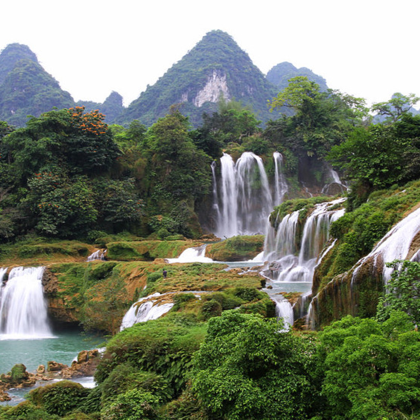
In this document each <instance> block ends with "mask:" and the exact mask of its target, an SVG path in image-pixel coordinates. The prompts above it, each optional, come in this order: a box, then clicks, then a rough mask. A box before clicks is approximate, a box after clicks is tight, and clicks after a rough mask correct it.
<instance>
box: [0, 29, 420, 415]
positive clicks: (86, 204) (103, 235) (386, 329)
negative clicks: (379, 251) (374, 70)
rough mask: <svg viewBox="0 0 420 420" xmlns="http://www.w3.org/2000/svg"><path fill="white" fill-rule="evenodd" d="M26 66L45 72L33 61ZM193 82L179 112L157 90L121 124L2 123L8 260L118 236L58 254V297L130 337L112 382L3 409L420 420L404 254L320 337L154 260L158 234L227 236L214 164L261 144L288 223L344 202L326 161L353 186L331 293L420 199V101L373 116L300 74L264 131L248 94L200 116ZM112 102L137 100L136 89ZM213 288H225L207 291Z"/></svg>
mask: <svg viewBox="0 0 420 420" xmlns="http://www.w3.org/2000/svg"><path fill="white" fill-rule="evenodd" d="M211 36H212V37H216V38H217V37H219V36H222V37H223V36H224V34H223V33H222V34H220V33H219V32H218V31H216V32H215V33H213V34H212V35H211ZM209 39H210V38H207V41H209ZM232 42H233V41H232ZM203 45H204V46H205V47H206V45H207V44H206V43H205V44H201V45H200V46H198V47H197V49H200V48H202V47H203ZM229 46H230V47H231V48H234V47H235V45H233V44H232V45H230V44H229V43H226V48H227V47H229ZM206 48H207V47H206ZM26 53H27V54H29V53H28V52H27V51H26ZM187 56H189V57H190V58H191V61H188V60H186V61H185V62H180V63H178V65H179V67H182V66H186V67H185V69H184V70H185V73H188V72H187V70H188V67H189V66H191V68H198V67H199V66H200V63H197V62H195V61H194V60H193V59H192V58H194V57H196V56H197V55H196V54H195V52H194V51H191V52H190V53H189V54H188V55H187ZM228 58H229V54H228V53H227V58H226V60H228ZM245 58H246V57H244V60H245ZM32 59H33V57H32ZM181 63H182V64H181ZM20 65H21V66H23V65H24V66H31V67H32V68H33V70H31V71H32V72H33V74H34V75H36V74H38V70H39V68H38V67H37V65H36V63H35V64H34V61H31V58H29V62H25V63H21V64H20ZM174 70H175V67H174V68H173V69H171V70H170V71H169V72H168V78H166V79H165V80H170V77H172V76H171V75H172V73H173V72H174ZM10 71H11V70H10V68H1V67H0V76H1V74H3V73H7V74H8V76H7V77H6V78H4V80H3V84H2V85H1V86H6V85H7V80H8V78H9V77H12V76H13V75H11V73H10ZM250 71H251V70H250ZM288 71H295V69H292V68H289V69H288ZM12 73H13V71H12ZM273 77H274V73H273ZM197 80H198V79H197ZM203 80H204V82H203V81H202V83H205V78H203ZM278 80H279V81H278V83H279V84H280V83H283V82H282V81H281V78H278ZM0 81H1V79H0ZM178 82H179V86H178V88H179V89H178V88H177V89H178V91H177V94H176V95H175V96H174V97H173V98H171V101H173V102H174V104H173V106H171V107H170V108H167V109H164V105H163V102H162V103H161V102H159V101H155V102H154V106H155V107H156V108H153V107H152V105H150V103H149V102H148V101H149V100H150V101H152V99H150V98H152V97H153V95H158V93H156V91H157V90H159V89H161V87H160V86H161V85H159V84H157V85H156V86H155V87H151V88H149V89H148V90H147V91H146V93H145V94H144V96H143V97H141V98H139V100H138V101H137V102H136V101H135V103H134V104H133V105H132V107H129V108H128V109H127V110H126V112H125V113H122V114H121V116H120V118H121V121H120V122H121V125H120V124H115V123H114V124H108V123H107V122H106V116H105V115H104V114H103V113H102V112H100V111H99V110H95V109H90V108H89V107H88V104H85V105H86V107H85V106H83V105H82V104H80V105H76V104H74V103H70V104H69V105H68V106H67V105H66V106H63V107H60V109H53V110H50V111H47V112H43V113H41V114H40V115H39V116H32V117H30V118H29V120H28V121H27V122H26V124H25V125H24V126H21V127H19V128H17V127H15V126H14V125H13V123H12V122H10V121H9V122H6V121H3V122H1V123H0V261H1V264H2V265H6V264H8V263H13V264H16V263H18V262H20V261H22V260H24V261H25V263H26V264H29V262H32V263H34V261H35V263H41V261H43V260H45V259H46V258H47V257H46V255H47V254H48V253H50V254H51V255H52V254H53V253H54V252H55V251H53V249H54V247H57V248H60V249H61V251H60V252H62V254H67V255H66V258H67V257H69V256H71V253H70V252H67V251H63V249H64V247H65V245H64V244H66V246H67V244H69V243H71V244H80V243H83V244H87V245H86V250H87V249H88V247H89V246H90V247H91V248H93V247H95V248H96V247H97V248H100V247H102V248H104V247H107V248H108V252H109V254H108V261H98V262H97V263H95V264H92V265H87V264H86V263H85V262H83V263H80V264H79V263H77V264H76V263H74V264H73V265H72V263H70V262H68V260H65V262H64V263H57V261H53V263H51V267H49V269H50V272H51V273H52V274H51V276H52V277H54V276H55V277H56V278H57V279H58V281H61V280H60V279H62V283H60V286H59V287H58V288H57V289H56V290H55V291H54V293H55V297H57V296H58V297H60V298H61V297H63V296H66V299H68V305H70V304H74V305H78V309H80V311H79V312H80V313H79V315H80V318H79V321H81V324H82V325H83V327H84V328H85V329H86V330H89V329H90V330H92V329H93V330H95V329H96V330H103V331H107V332H109V333H113V334H115V333H116V334H115V335H114V336H113V337H112V338H111V339H110V341H109V342H108V343H107V346H106V350H105V352H104V354H103V355H102V356H101V357H100V360H99V361H98V366H97V368H96V372H95V380H96V383H97V386H96V387H95V388H93V389H92V390H90V389H85V388H83V387H82V386H81V385H78V384H75V383H73V382H70V381H61V382H57V383H52V384H49V385H47V386H45V387H41V388H36V389H34V390H32V391H31V392H30V393H29V396H28V398H27V401H26V402H24V403H21V404H19V405H17V406H14V407H2V408H1V409H0V418H1V419H10V420H12V419H16V420H17V419H41V418H42V419H44V420H48V419H51V420H52V419H68V420H70V419H106V420H111V419H112V420H114V419H126V420H131V419H132V420H134V419H209V420H210V419H212V420H217V419H229V420H235V419H238V420H239V419H241V420H242V419H267V420H268V419H285V420H286V419H312V420H322V419H325V420H327V419H336V420H338V419H372V420H373V419H418V418H420V337H419V333H418V331H417V325H418V324H419V322H420V309H419V300H418V293H419V286H418V285H419V276H420V263H418V262H415V261H405V262H404V263H403V262H401V261H400V262H398V261H394V262H391V261H387V262H388V263H390V264H391V266H392V267H394V268H396V269H395V270H394V272H393V274H392V279H391V280H390V281H389V282H388V284H387V285H384V284H382V283H381V286H380V287H379V288H378V289H377V290H375V293H376V294H373V293H372V294H369V295H367V294H366V295H364V296H365V300H362V299H361V300H360V301H359V302H358V303H357V304H358V310H359V312H358V313H357V315H358V316H352V315H347V313H352V312H350V311H349V312H347V313H345V312H344V310H343V311H342V312H340V313H339V316H335V314H333V304H331V302H330V301H327V300H325V301H321V298H319V299H318V301H320V302H321V303H320V304H319V305H321V306H322V305H324V307H323V308H321V309H322V310H323V311H324V312H322V310H321V312H320V313H321V315H319V316H320V321H319V323H318V325H317V326H318V327H319V328H318V329H319V331H312V330H305V329H303V328H298V326H296V327H295V328H294V329H290V330H284V329H283V328H284V325H283V321H282V320H281V319H280V320H277V319H276V317H275V312H274V304H273V303H272V302H271V301H270V299H269V298H268V297H267V295H266V294H265V293H263V292H261V291H260V290H259V289H261V284H260V280H259V279H256V277H255V276H254V277H251V276H249V277H247V276H246V275H245V276H236V277H234V274H226V273H225V272H224V271H223V270H222V268H221V267H219V265H217V264H214V265H213V264H211V265H208V266H207V265H206V264H198V263H195V264H191V265H186V266H185V267H183V266H182V265H174V266H171V268H170V269H168V272H169V273H168V279H167V278H166V275H165V276H162V268H165V266H167V264H166V263H165V262H164V260H163V258H164V257H166V256H167V255H165V256H163V253H162V254H158V253H157V254H156V255H152V248H149V249H148V251H147V258H143V256H144V255H146V253H143V254H141V255H140V251H139V250H138V249H139V248H136V246H137V247H140V245H139V244H141V243H143V242H144V243H146V242H147V243H151V242H153V243H159V245H160V244H163V246H164V247H165V252H166V251H167V250H168V249H169V248H170V247H171V246H172V245H171V244H173V246H174V247H175V246H176V244H178V243H179V242H184V243H185V242H188V241H189V242H188V243H189V244H191V243H194V242H193V241H199V240H202V239H203V238H205V237H207V238H208V237H210V238H211V239H215V238H214V235H213V236H212V235H211V233H212V231H211V226H210V225H209V224H208V223H207V219H208V217H209V214H210V213H211V211H212V208H211V207H212V206H211V198H212V194H213V190H212V188H213V178H212V171H211V165H212V162H219V161H220V158H221V157H222V155H223V153H227V154H229V155H231V156H232V157H233V159H235V160H237V159H238V158H239V157H240V156H241V154H242V153H243V152H253V153H254V154H255V155H258V156H260V157H261V159H262V162H263V164H264V166H265V167H266V168H267V173H268V174H269V176H271V177H272V176H273V173H274V162H273V158H272V156H273V153H274V152H276V151H277V152H280V153H281V154H282V156H283V158H284V166H283V168H282V171H283V174H284V176H285V179H286V180H287V182H288V184H289V185H290V189H289V191H288V192H287V194H286V196H285V200H284V202H283V203H282V204H281V205H279V206H277V207H276V208H275V209H273V213H272V215H271V218H270V220H272V221H274V222H273V223H277V224H278V223H279V221H280V220H281V218H282V217H285V216H286V215H287V214H290V213H291V212H292V211H294V210H296V209H303V212H302V218H306V217H308V216H309V215H310V213H311V211H312V210H313V208H314V205H315V204H316V203H318V202H320V201H321V200H331V197H324V196H322V197H320V196H321V195H322V194H321V190H320V189H319V188H318V190H317V188H316V185H318V184H319V185H320V184H321V178H322V176H323V171H325V168H326V167H331V166H332V167H333V168H335V169H336V170H337V171H339V172H340V174H341V175H342V177H343V179H345V180H346V182H348V183H349V184H350V186H351V188H350V189H349V190H348V191H347V192H346V193H344V195H345V196H346V202H345V207H346V213H345V215H344V216H343V217H342V218H340V219H338V220H337V221H335V222H334V223H333V224H332V227H331V236H332V237H333V239H334V240H336V241H337V244H338V245H337V246H336V248H335V249H334V250H333V252H331V253H330V254H329V255H328V256H327V257H326V258H325V260H323V264H322V265H320V266H319V267H318V271H317V273H316V274H317V278H316V279H315V280H316V288H317V290H322V289H323V288H325V290H327V288H328V285H329V284H332V283H331V282H333V281H334V279H336V278H337V276H338V277H339V276H342V275H343V273H345V272H347V271H350V270H351V268H352V266H353V265H354V264H355V263H356V262H357V261H358V260H359V259H361V258H363V257H364V256H366V255H367V254H369V252H370V251H371V250H372V249H373V247H374V246H375V243H377V241H379V240H380V239H381V238H382V237H383V236H384V235H385V234H386V233H387V232H388V231H389V229H390V228H391V227H392V226H393V225H394V224H395V223H397V222H398V221H399V220H401V219H402V218H403V217H404V215H405V214H407V213H409V212H410V211H411V210H412V209H413V208H416V206H418V203H419V202H420V189H419V188H420V181H419V180H420V115H415V114H416V113H413V112H412V110H413V108H412V107H413V106H414V105H415V104H416V103H417V102H418V101H419V100H420V98H418V97H416V96H415V95H411V94H410V95H403V94H401V93H396V94H395V95H394V96H393V97H392V98H391V99H390V100H389V101H387V102H383V103H377V104H375V105H373V107H372V108H371V109H369V108H367V107H366V104H365V101H364V100H363V99H362V98H355V97H353V96H350V95H347V94H343V93H341V92H339V91H337V90H331V89H327V88H326V86H320V85H319V84H317V83H316V82H314V81H312V80H310V79H308V78H307V77H306V76H304V75H295V74H293V75H292V77H291V78H290V79H289V80H288V84H287V85H286V86H284V88H283V89H282V90H281V91H280V93H276V92H273V94H272V97H271V99H270V103H269V106H270V108H271V111H272V113H271V114H269V115H271V119H267V120H265V121H264V124H263V123H262V121H261V120H260V119H259V114H256V113H254V111H253V110H252V109H251V108H250V106H249V104H247V103H246V102H245V101H244V102H242V101H240V100H239V99H241V98H240V95H238V94H237V93H236V92H234V93H235V97H236V98H237V99H235V98H225V97H224V96H223V95H222V96H221V97H220V98H219V99H218V101H217V107H216V108H215V109H213V108H209V109H206V108H203V109H201V111H202V115H201V120H198V119H196V120H194V124H192V121H191V119H190V118H189V117H188V116H187V115H186V114H187V113H185V114H184V112H183V111H184V109H186V108H185V107H182V106H179V104H178V103H177V102H176V101H175V99H176V98H177V97H179V95H181V93H182V92H183V88H184V87H183V86H182V84H183V83H184V82H185V80H184V79H179V80H178ZM52 83H53V81H51V80H50V81H49V82H48V83H47V81H45V84H46V86H47V85H48V86H53V84H52ZM185 83H186V82H185ZM249 83H251V82H249ZM261 83H262V84H263V83H265V81H263V79H261ZM5 84H6V85H5ZM197 89H198V87H197ZM193 93H194V94H196V93H197V92H193ZM0 94H1V92H0ZM149 95H150V98H149ZM0 96H1V95H0ZM16 100H17V99H16ZM110 101H111V102H115V103H120V97H118V96H117V95H113V96H112V98H111V99H110ZM213 105H214V104H213ZM213 105H212V106H213ZM51 106H54V105H53V104H51ZM17 107H18V105H17ZM135 107H144V108H145V109H146V111H147V112H150V115H152V114H153V115H155V116H156V115H158V114H160V113H161V112H163V109H164V112H165V115H163V116H160V115H158V116H159V118H157V120H156V121H154V120H153V117H152V116H148V117H147V124H145V122H144V121H142V120H141V119H137V118H132V116H133V115H134V111H133V109H134V108H135ZM160 107H161V108H162V109H161V108H160ZM17 109H18V108H17ZM279 110H282V111H283V112H282V113H280V112H279ZM257 111H258V110H257ZM17 113H18V111H17ZM15 115H17V114H15ZM375 116H377V117H378V118H374V117H375ZM117 120H118V119H117ZM200 121H201V122H200ZM308 173H309V175H308ZM305 177H306V178H308V177H309V178H312V180H313V184H312V185H310V186H311V187H313V188H312V191H313V193H311V195H314V197H310V196H309V193H308V190H307V189H305V188H304V187H303V186H302V182H301V181H302V179H304V178H305ZM306 178H305V179H306ZM308 182H309V181H308ZM255 183H258V180H255ZM256 236H257V235H256ZM257 240H260V242H261V239H260V238H253V239H250V240H249V243H251V241H254V243H255V242H257ZM244 241H245V239H244ZM224 242H225V243H227V244H233V245H232V247H234V248H235V246H236V248H237V249H236V251H237V250H238V249H239V248H240V246H244V247H245V245H243V243H242V240H241V239H238V238H233V239H231V240H230V241H229V240H226V241H224ZM45 244H48V246H47V245H45ZM260 245H261V244H260ZM260 245H259V246H260ZM75 246H76V245H75ZM77 246H79V245H77ZM40 247H44V248H43V251H42V252H41V253H39V254H38V253H37V252H38V250H39V249H40ZM79 247H80V246H79ZM47 248H48V249H47ZM257 248H258V247H257ZM41 254H42V255H41ZM50 254H48V258H49V255H50ZM85 256H86V255H85V254H84V255H83V257H84V258H85ZM25 258H32V259H31V260H30V259H27V260H25ZM48 261H49V260H48ZM50 262H51V261H50ZM82 264H84V265H83V266H82ZM368 277H369V275H366V279H367V278H368ZM135 278H144V283H139V284H138V285H139V286H140V285H141V286H144V287H141V288H140V287H137V289H136V290H135V291H134V290H132V291H131V292H130V293H131V295H130V296H128V293H129V292H128V288H126V289H127V290H124V281H125V280H126V279H129V281H130V282H132V280H133V279H135ZM129 281H128V280H127V284H128V283H129ZM98 285H99V286H98ZM367 285H368V286H366V287H367V288H371V283H369V281H367ZM94 287H98V289H95V292H91V290H93V289H94ZM101 287H102V291H101V289H100V288H101ZM197 288H199V290H201V291H205V292H206V293H207V294H205V295H204V294H203V296H202V297H200V298H197V296H195V295H194V293H193V292H192V290H197ZM131 289H133V287H131ZM171 290H172V291H173V290H176V291H178V292H186V293H178V294H176V295H175V297H174V298H173V300H174V303H175V305H174V307H173V309H172V310H171V311H170V312H169V313H168V314H167V315H166V316H164V317H162V318H159V319H157V320H153V321H147V322H142V323H138V324H135V325H133V326H132V327H130V328H127V329H125V330H123V331H121V332H118V333H117V331H118V328H116V325H115V324H116V322H114V321H115V320H116V319H118V320H120V319H121V316H120V315H121V313H123V312H124V311H126V310H127V308H128V307H129V305H130V304H131V303H133V302H134V301H135V300H136V299H137V298H139V297H146V296H148V295H149V294H152V293H154V292H160V293H164V292H169V291H171ZM188 292H189V293H188ZM46 293H51V294H52V293H53V292H46ZM95 293H96V294H95ZM100 293H102V294H103V295H102V296H104V298H103V300H101V294H100ZM107 293H108V294H107ZM291 298H294V297H293V296H291ZM325 299H327V298H325ZM322 317H323V318H322ZM10 377H13V375H12V374H11V375H10ZM12 379H13V378H12ZM2 380H4V381H6V380H11V379H10V378H9V379H7V378H6V377H5V376H4V375H2V377H1V379H0V382H1V381H2Z"/></svg>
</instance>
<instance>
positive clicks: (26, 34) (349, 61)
mask: <svg viewBox="0 0 420 420" xmlns="http://www.w3.org/2000/svg"><path fill="white" fill-rule="evenodd" d="M1 14H2V22H1V25H0V50H2V49H3V48H5V47H6V46H7V45H8V44H11V43H14V42H17V43H20V44H25V45H27V46H28V47H29V48H30V49H31V50H32V51H33V52H34V53H35V54H36V55H37V57H38V60H39V62H40V64H41V65H42V66H43V67H44V69H45V70H46V71H47V72H48V73H50V74H51V75H52V76H53V77H54V78H55V79H56V80H57V81H58V82H59V83H60V86H61V88H62V89H64V90H66V91H68V92H69V93H70V94H71V95H72V96H73V98H74V99H75V100H76V101H77V100H90V101H95V102H103V101H104V100H105V99H106V98H107V97H108V96H109V94H110V93H111V92H112V91H116V92H118V93H120V94H121V95H122V96H123V98H124V105H126V106H128V105H129V104H130V102H132V101H133V100H135V99H137V98H138V97H139V96H140V93H141V92H143V91H144V90H145V89H146V87H147V85H153V84H154V83H155V82H156V81H157V80H158V79H159V77H161V76H163V74H164V73H165V72H166V71H167V70H168V69H169V68H170V67H171V66H172V65H173V64H175V63H176V62H177V61H179V60H181V59H182V57H183V56H184V55H185V54H186V53H187V52H188V51H189V50H191V49H192V48H193V47H194V46H195V45H196V44H197V43H198V42H199V41H200V40H201V39H202V38H203V36H204V35H205V34H206V33H207V32H209V31H212V30H216V29H220V30H222V31H225V32H227V33H228V34H229V35H231V36H232V37H233V39H234V40H235V41H236V42H237V44H238V45H239V47H240V48H242V49H243V50H244V51H246V52H247V53H248V55H249V57H250V58H251V60H252V61H253V63H254V64H255V65H256V66H257V67H258V68H259V69H260V70H261V71H262V72H263V73H264V74H267V72H268V71H269V70H270V69H271V68H272V67H273V66H275V65H276V64H279V63H281V62H284V61H288V62H290V63H292V64H293V65H294V66H296V67H298V68H299V67H307V68H309V69H311V70H312V71H313V72H314V73H316V74H318V75H320V76H322V77H324V78H325V79H326V81H327V85H328V87H330V88H332V89H338V90H339V91H341V92H342V93H347V94H350V95H354V96H356V97H362V98H364V99H366V101H367V103H368V105H371V104H373V103H377V102H383V101H387V100H389V99H390V98H391V96H392V94H393V93H395V92H400V93H402V94H404V95H408V94H410V93H414V94H416V95H417V96H420V56H419V47H418V44H419V40H418V38H419V37H418V34H419V31H418V26H419V16H420V1H419V0H399V1H396V0H392V1H390V0H381V1H378V0H363V1H361V0H351V1H348V0H287V1H286V0H259V1H255V0H254V1H251V0H240V1H239V0H211V1H201V0H177V1H174V0H153V1H152V0H148V1H144V0H118V1H116V0H112V1H110V0H100V1H97V0H83V1H78V2H75V1H73V2H69V1H60V0H8V1H7V3H6V4H2V7H1Z"/></svg>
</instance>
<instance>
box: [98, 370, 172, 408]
mask: <svg viewBox="0 0 420 420" xmlns="http://www.w3.org/2000/svg"><path fill="white" fill-rule="evenodd" d="M100 388H101V390H102V396H101V401H102V405H104V406H106V405H109V404H110V403H111V402H113V401H115V400H116V398H117V396H118V395H119V394H123V393H125V392H126V391H129V390H132V389H141V390H142V391H145V392H151V393H152V394H154V395H155V396H156V397H158V398H159V401H161V402H164V401H169V400H170V399H171V397H172V393H171V390H170V389H169V387H168V384H167V383H166V381H165V380H164V379H163V378H162V377H161V376H159V375H157V374H156V373H153V372H144V371H141V370H138V369H136V368H135V367H134V366H132V365H131V364H130V363H123V364H121V365H118V366H117V367H116V368H115V369H114V370H113V371H112V372H111V374H110V375H109V377H108V378H107V379H105V381H104V382H103V383H102V384H101V387H100Z"/></svg>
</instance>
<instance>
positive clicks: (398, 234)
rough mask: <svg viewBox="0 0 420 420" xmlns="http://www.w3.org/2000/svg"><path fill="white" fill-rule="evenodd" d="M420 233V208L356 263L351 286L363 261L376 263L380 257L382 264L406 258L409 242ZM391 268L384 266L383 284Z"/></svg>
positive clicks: (388, 278) (388, 277)
mask: <svg viewBox="0 0 420 420" xmlns="http://www.w3.org/2000/svg"><path fill="white" fill-rule="evenodd" d="M419 232H420V208H419V209H417V210H415V211H413V212H412V213H410V214H409V215H408V216H407V217H405V218H404V219H403V220H401V221H400V222H399V223H397V224H396V225H395V226H394V227H393V228H392V229H391V230H390V231H389V232H388V233H387V234H386V235H385V236H384V237H383V238H382V239H381V240H380V241H379V242H378V243H377V244H376V246H375V248H373V250H372V251H371V253H370V254H369V255H367V256H366V257H364V258H362V259H361V260H359V261H358V262H357V263H356V268H355V270H354V272H353V277H352V281H351V282H352V284H353V282H354V279H355V277H356V276H357V273H358V271H359V269H360V267H362V266H363V263H364V261H366V260H371V259H372V258H373V259H374V261H375V262H376V261H377V260H378V258H379V256H381V257H382V260H383V262H384V263H387V262H392V261H394V260H402V259H406V258H407V254H408V252H409V250H410V245H411V242H412V241H413V239H414V237H415V236H416V235H417V234H418V233H419ZM392 271H393V270H392V268H388V267H386V265H385V264H384V268H383V272H382V278H383V281H384V283H387V282H388V281H389V280H390V278H391V274H392Z"/></svg>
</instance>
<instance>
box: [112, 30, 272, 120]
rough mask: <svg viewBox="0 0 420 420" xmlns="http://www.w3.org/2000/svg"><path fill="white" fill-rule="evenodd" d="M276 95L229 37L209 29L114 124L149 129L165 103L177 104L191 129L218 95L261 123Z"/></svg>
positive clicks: (164, 110)
mask: <svg viewBox="0 0 420 420" xmlns="http://www.w3.org/2000/svg"><path fill="white" fill-rule="evenodd" d="M277 92H278V91H277V89H276V88H275V87H274V86H273V85H272V84H271V83H270V82H268V81H267V79H266V78H265V77H264V75H263V74H262V72H261V71H260V70H259V69H258V68H257V67H256V66H255V65H254V64H253V63H252V61H251V59H250V58H249V56H248V54H247V53H245V52H244V51H243V50H242V49H241V48H239V46H238V45H237V44H236V42H235V41H234V40H233V38H232V37H231V36H230V35H228V34H227V33H225V32H222V31H219V30H218V31H212V32H209V33H208V34H206V35H205V36H204V37H203V39H202V40H201V41H200V42H199V43H198V44H197V45H196V46H195V47H194V48H193V49H192V50H191V51H189V52H188V53H187V54H186V55H185V56H184V57H183V58H182V59H181V60H180V61H178V62H177V63H176V64H174V65H173V66H172V67H171V68H170V69H169V70H168V71H167V72H166V73H165V74H164V75H163V76H162V77H161V78H160V79H159V80H158V81H157V82H156V83H155V84H154V85H153V86H149V87H148V88H147V89H146V91H145V92H143V93H142V94H141V95H140V97H139V98H138V99H136V100H135V101H133V102H132V103H131V104H130V106H129V107H128V108H127V109H126V110H125V111H124V112H123V114H122V115H121V117H120V118H119V119H118V122H119V123H122V124H126V123H128V122H130V121H132V120H134V119H139V120H140V121H141V122H142V123H143V124H145V125H147V126H150V125H151V124H153V123H154V122H155V121H156V120H157V119H158V118H160V117H163V116H164V115H166V114H167V113H168V110H169V108H170V106H171V105H174V104H182V105H181V108H180V111H181V112H182V113H183V114H184V115H188V116H189V117H190V120H191V122H192V123H193V125H195V126H197V125H198V124H200V123H201V116H202V114H203V112H207V113H211V112H213V111H216V110H217V103H218V101H219V99H220V98H221V96H222V95H223V97H224V99H225V100H229V99H235V100H237V101H241V102H242V103H243V104H244V105H248V106H250V107H251V108H252V110H253V111H254V112H256V113H257V116H258V118H259V119H261V120H262V121H267V120H268V119H270V118H272V117H273V115H272V114H270V113H269V111H268V107H267V101H268V100H271V99H272V98H273V97H274V96H275V95H276V94H277Z"/></svg>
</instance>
